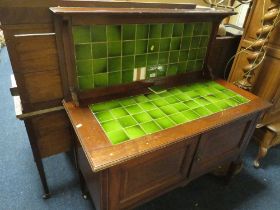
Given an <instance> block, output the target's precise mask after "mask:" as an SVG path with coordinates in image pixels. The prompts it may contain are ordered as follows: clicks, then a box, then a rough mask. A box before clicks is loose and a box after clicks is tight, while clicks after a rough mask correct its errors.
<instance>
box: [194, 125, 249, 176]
mask: <svg viewBox="0 0 280 210" xmlns="http://www.w3.org/2000/svg"><path fill="white" fill-rule="evenodd" d="M250 126H251V127H252V125H251V120H249V121H248V120H239V121H236V122H234V123H230V124H228V125H225V126H223V127H221V128H218V129H215V130H213V131H210V132H208V133H206V134H203V135H202V137H201V139H200V143H199V146H198V149H197V152H196V155H195V158H194V163H193V166H192V169H191V173H190V177H191V179H193V178H196V177H198V176H200V175H202V174H205V173H207V172H210V171H211V170H212V169H213V168H216V167H218V165H219V164H222V163H224V162H230V161H233V160H234V159H236V158H237V156H238V154H239V153H240V151H241V150H242V147H243V146H244V144H246V142H247V141H248V140H249V139H248V136H247V135H246V134H247V133H248V132H249V131H250Z"/></svg>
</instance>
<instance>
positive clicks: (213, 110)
mask: <svg viewBox="0 0 280 210" xmlns="http://www.w3.org/2000/svg"><path fill="white" fill-rule="evenodd" d="M205 108H206V109H208V110H210V111H211V112H212V113H216V112H220V111H222V110H223V109H222V108H219V107H217V106H215V105H214V104H208V105H206V106H205Z"/></svg>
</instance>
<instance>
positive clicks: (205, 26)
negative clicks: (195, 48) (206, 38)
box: [202, 22, 212, 35]
mask: <svg viewBox="0 0 280 210" xmlns="http://www.w3.org/2000/svg"><path fill="white" fill-rule="evenodd" d="M211 28H212V24H211V23H207V22H205V23H203V27H202V34H203V35H210V32H211Z"/></svg>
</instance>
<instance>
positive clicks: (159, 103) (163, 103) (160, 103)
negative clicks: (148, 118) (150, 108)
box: [152, 98, 169, 107]
mask: <svg viewBox="0 0 280 210" xmlns="http://www.w3.org/2000/svg"><path fill="white" fill-rule="evenodd" d="M152 102H153V103H154V104H155V105H156V106H158V107H161V106H166V105H168V104H169V103H168V102H167V101H166V100H164V99H162V98H159V99H156V100H153V101H152Z"/></svg>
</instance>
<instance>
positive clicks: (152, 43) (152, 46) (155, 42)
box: [148, 39, 160, 53]
mask: <svg viewBox="0 0 280 210" xmlns="http://www.w3.org/2000/svg"><path fill="white" fill-rule="evenodd" d="M159 44H160V39H149V41H148V52H150V53H151V52H158V51H159Z"/></svg>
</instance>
